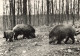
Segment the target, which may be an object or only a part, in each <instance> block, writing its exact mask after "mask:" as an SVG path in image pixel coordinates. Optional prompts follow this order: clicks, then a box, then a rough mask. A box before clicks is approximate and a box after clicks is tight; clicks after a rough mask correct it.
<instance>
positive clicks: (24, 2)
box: [23, 0, 27, 24]
mask: <svg viewBox="0 0 80 56" xmlns="http://www.w3.org/2000/svg"><path fill="white" fill-rule="evenodd" d="M23 18H24V24H27V0H23Z"/></svg>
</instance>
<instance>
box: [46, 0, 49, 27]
mask: <svg viewBox="0 0 80 56" xmlns="http://www.w3.org/2000/svg"><path fill="white" fill-rule="evenodd" d="M46 21H47V22H46V24H47V26H48V25H49V0H47V20H46Z"/></svg>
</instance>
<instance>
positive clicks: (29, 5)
mask: <svg viewBox="0 0 80 56" xmlns="http://www.w3.org/2000/svg"><path fill="white" fill-rule="evenodd" d="M30 1H31V0H28V10H29V24H31V2H30Z"/></svg>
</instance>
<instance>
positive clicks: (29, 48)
mask: <svg viewBox="0 0 80 56" xmlns="http://www.w3.org/2000/svg"><path fill="white" fill-rule="evenodd" d="M52 28H53V27H49V26H41V27H35V29H36V33H35V34H36V38H34V39H21V38H22V36H18V38H19V40H14V41H13V42H7V41H5V39H4V38H2V37H3V34H2V33H0V34H1V35H0V56H80V35H78V36H75V39H76V42H75V43H74V44H64V43H62V44H60V45H58V44H56V45H50V44H49V37H48V34H49V31H50V30H51V29H52Z"/></svg>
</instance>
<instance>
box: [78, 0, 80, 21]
mask: <svg viewBox="0 0 80 56" xmlns="http://www.w3.org/2000/svg"><path fill="white" fill-rule="evenodd" d="M79 11H80V0H78V20H79Z"/></svg>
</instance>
